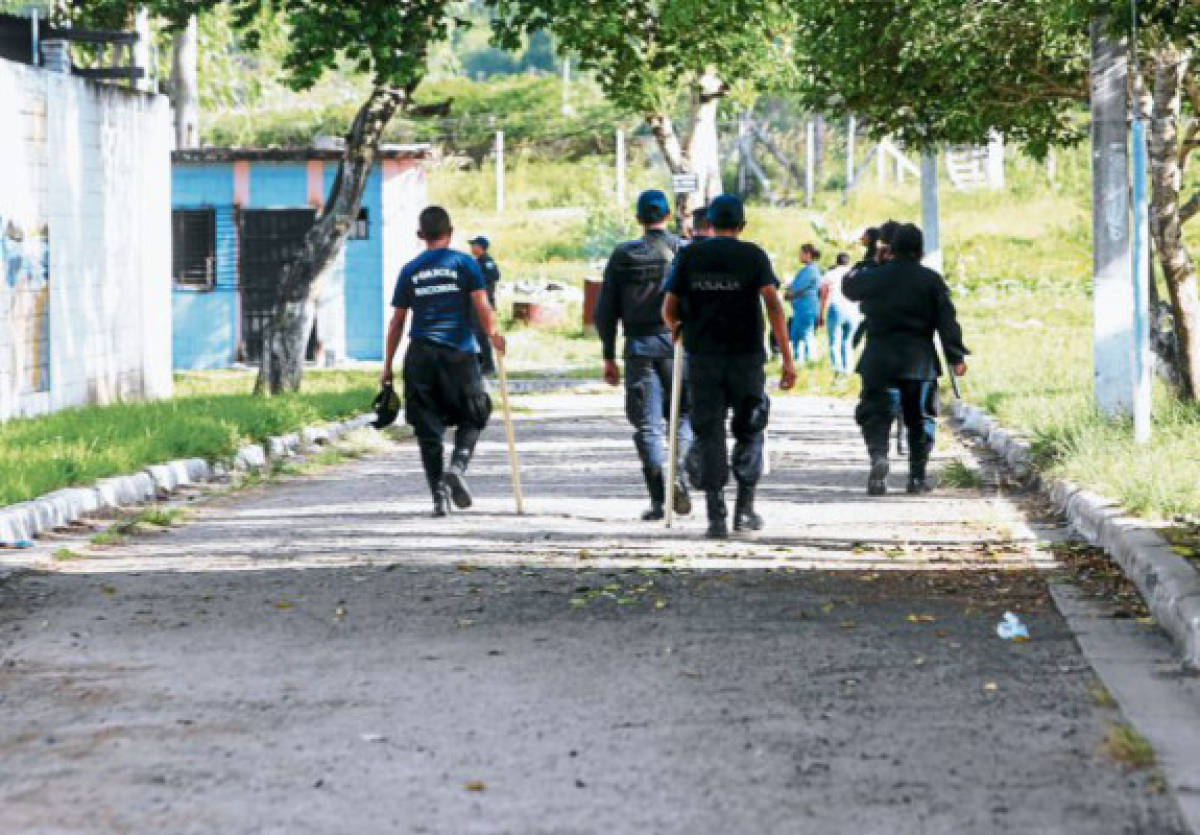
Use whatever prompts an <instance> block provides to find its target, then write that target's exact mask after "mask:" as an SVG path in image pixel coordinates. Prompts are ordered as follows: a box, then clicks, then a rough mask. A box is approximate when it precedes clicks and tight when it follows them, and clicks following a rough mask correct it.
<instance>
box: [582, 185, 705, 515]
mask: <svg viewBox="0 0 1200 835" xmlns="http://www.w3.org/2000/svg"><path fill="white" fill-rule="evenodd" d="M670 216H671V209H670V205H669V204H668V203H667V196H666V195H665V194H663V193H662V192H661V191H657V190H650V191H644V192H642V193H641V194H640V195H638V200H637V219H638V223H640V224H641V225H642V229H643V233H644V234H643V235H642V237H640V238H638V239H636V240H632V241H626V242H625V243H622V244H619V245H618V246H617V247H616V248H615V249H614V250H613V252H612V255H610V256H609V259H608V263H607V264H606V265H605V267H604V283H603V284H602V285H601V287H600V298H599V299H598V300H597V302H596V315H595V321H596V331H597V333H598V334H599V336H600V342H601V345H602V348H603V352H604V379H605V380H606V381H607V382H608V384H609V385H612V386H615V385H617V384H619V383H620V382H621V369H620V368H619V367H618V366H617V360H616V355H617V354H616V342H617V323H618V322H619V323H620V325H621V329H622V330H623V331H624V333H625V414H626V416H627V417H628V418H629V422H630V423H631V424H633V427H634V433H633V443H634V446H635V447H636V448H637V452H638V457H639V458H641V461H642V474H643V475H644V476H645V479H646V489H647V490H648V491H649V493H650V509H649V510H647V511H646V512H645V513H643V514H642V518H643V519H645V520H653V519H661V518H663V505H664V502H665V501H666V485H665V484H664V483H663V470H664V469H665V462H666V457H667V456H666V434H667V432H666V426H667V422H668V421H669V420H670V411H671V402H670V391H671V375H672V374H674V373H676V372H679V373H682V369H676V368H674V367H673V366H674V356H675V352H674V346H673V345H672V343H671V333H670V331H669V330H668V329H667V326H666V325H665V324H663V320H662V283H663V279H664V278H665V277H666V274H667V269H668V267H669V266H670V264H671V260H672V259H673V258H674V257H675V253H676V252H677V251H678V250H679V247H680V243H681V242H680V240H679V238H677V237H676V236H675V235H673V234H671V233H670V232H668V231H667V229H666V226H667V219H668V218H669V217H670ZM682 405H683V408H682V409H681V416H680V421H679V434H678V449H679V458H680V460H681V461H682V460H683V459H684V457H685V456H686V454H687V450H688V448H689V447H690V446H691V440H692V430H691V424H690V423H689V421H688V419H687V409H686V404H682ZM676 472H677V477H676V480H675V484H674V485H673V487H672V491H671V501H672V502H673V506H674V510H675V512H676V513H680V514H687V513H691V510H692V504H691V499H690V498H689V497H688V492H687V484H686V482H685V481H684V477H683V467H676Z"/></svg>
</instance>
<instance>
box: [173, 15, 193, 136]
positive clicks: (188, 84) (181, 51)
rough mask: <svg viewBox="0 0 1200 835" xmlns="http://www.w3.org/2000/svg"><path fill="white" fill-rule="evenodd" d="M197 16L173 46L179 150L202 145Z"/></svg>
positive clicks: (176, 34) (177, 36) (179, 35)
mask: <svg viewBox="0 0 1200 835" xmlns="http://www.w3.org/2000/svg"><path fill="white" fill-rule="evenodd" d="M196 55H197V46H196V16H195V15H192V16H191V17H189V18H188V22H187V26H185V27H183V28H182V29H180V30H179V31H178V32H176V33H175V37H174V39H173V41H172V43H171V104H172V105H174V107H175V147H176V148H195V147H196V146H197V145H199V144H200V130H199V126H198V124H197V120H198V117H199V105H198V102H199V98H200V95H199V92H198V90H199V84H198V82H197V76H196Z"/></svg>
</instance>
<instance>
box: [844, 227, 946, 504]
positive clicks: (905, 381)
mask: <svg viewBox="0 0 1200 835" xmlns="http://www.w3.org/2000/svg"><path fill="white" fill-rule="evenodd" d="M924 245H925V242H924V237H923V236H922V234H921V230H920V229H918V228H917V227H916V226H914V225H913V224H911V223H906V224H902V225H899V226H897V228H896V229H895V231H894V232H892V234H891V237H890V241H889V255H890V257H889V260H887V261H885V262H884V263H883V264H881V265H880V266H878V267H876V268H875V269H870V270H859V271H857V272H852V273H850V274H849V275H847V276H846V278H845V279H844V280H843V282H842V292H843V293H844V294H845V296H846V298H848V299H850V300H852V301H857V302H860V303H861V308H862V312H863V317H864V321H865V322H866V329H867V346H866V348H864V349H863V353H862V356H861V357H860V358H859V361H858V366H857V368H856V370H857V371H858V373H859V374H860V375H861V376H862V394H861V395H860V396H859V401H858V408H857V409H856V410H855V419H856V420H857V421H858V425H859V426H860V427H861V428H862V434H863V440H864V441H865V442H866V445H867V454H868V455H869V456H870V458H871V473H870V475H869V476H868V478H867V493H868V494H869V495H872V496H880V495H883V494H884V493H886V492H887V475H888V435H889V430H890V428H891V425H892V421H893V420H895V412H894V408H895V407H894V405H893V404H894V400H893V398H894V394H892V393H891V392H892V391H898V392H899V399H900V408H901V410H902V412H903V414H904V425H905V427H907V429H908V492H909V493H925V492H928V491H929V489H930V486H929V482H928V481H927V480H926V475H925V467H926V464H927V462H928V461H929V453H930V452H931V451H932V450H933V444H934V441H935V440H936V437H937V416H938V386H937V381H938V377H940V376H941V374H942V365H941V362H940V360H939V359H938V353H937V349H936V347H935V346H934V342H933V337H934V334H935V333H936V334H938V335H939V336H940V337H941V340H942V349H943V350H944V351H945V352H946V361H947V362H948V363H950V366H951V373H953V374H955V375H957V376H959V377H961V376H962V375H963V374H966V373H967V366H966V362H965V359H966V356H967V354H968V353H969V351H967V348H966V346H965V345H963V341H962V329H961V328H960V327H959V325H958V318H957V314H956V313H955V310H954V303H953V302H952V301H950V289H949V288H948V287H947V286H946V282H945V280H943V278H942V277H941V275H939V274H938V273H937V272H935V271H934V270H931V269H929V268H928V267H923V266H921V258H922V256H923V254H924V252H923V250H924Z"/></svg>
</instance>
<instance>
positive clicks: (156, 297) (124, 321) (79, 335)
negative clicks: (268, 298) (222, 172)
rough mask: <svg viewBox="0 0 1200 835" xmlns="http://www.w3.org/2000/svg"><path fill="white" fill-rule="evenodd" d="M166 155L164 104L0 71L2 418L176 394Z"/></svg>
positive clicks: (28, 70) (19, 68)
mask: <svg viewBox="0 0 1200 835" xmlns="http://www.w3.org/2000/svg"><path fill="white" fill-rule="evenodd" d="M170 147H171V123H170V113H169V109H168V104H167V100H166V98H165V97H163V96H154V95H149V94H146V93H139V92H134V91H131V90H127V89H124V88H118V87H115V86H111V85H103V84H98V83H95V82H88V81H83V80H81V79H78V78H73V77H71V76H68V75H63V74H59V73H52V72H48V71H46V70H41V69H37V68H34V67H28V66H24V65H21V64H15V63H12V62H9V61H4V60H0V183H3V185H2V186H0V244H2V245H0V255H6V256H8V257H10V258H11V257H14V255H15V257H16V259H17V262H18V263H20V264H22V266H20V267H18V269H16V271H15V272H16V277H15V280H14V279H13V276H12V272H13V271H12V270H10V269H9V267H10V265H9V264H6V263H0V420H3V419H6V418H9V417H13V416H17V415H31V414H38V413H42V412H47V411H52V410H55V409H61V408H63V407H66V406H75V405H81V404H85V403H108V402H113V401H116V400H122V399H137V398H154V397H169V396H170V394H171V296H170V293H171V288H170V282H169V281H168V280H166V278H165V277H166V276H169V275H170V272H171V225H170V218H171V192H170V189H171V182H170V173H171V172H170ZM42 229H45V230H46V243H45V245H44V246H43V245H42V244H41V241H40V239H39V238H40V231H41V230H42ZM11 230H16V231H15V234H9V233H10V231H11ZM42 251H44V252H46V253H47V258H46V260H47V261H48V269H46V270H45V271H44V272H45V273H48V287H47V288H46V289H45V290H42V289H40V286H41V285H42V284H43V281H42V278H41V275H42V274H43V270H42V268H41V266H42V265H41V263H40V261H41V255H40V253H41V252H42ZM22 259H23V260H22ZM43 308H44V309H45V310H47V311H48V312H47V313H46V314H45V315H46V320H45V321H40V320H37V317H38V315H39V312H40V311H41V310H42V309H43ZM46 324H48V329H49V351H48V354H49V362H48V371H49V376H48V381H47V379H46V378H45V377H44V376H43V375H39V374H36V373H35V372H34V371H33V369H34V368H35V367H37V366H38V365H39V363H38V360H40V359H41V358H44V357H45V356H46V350H45V346H44V345H31V341H36V340H34V337H35V336H36V335H37V334H38V333H39V332H41V333H44V331H45V325H46ZM39 382H41V383H46V382H48V390H42V391H39V390H38V389H39V388H47V387H46V386H44V385H41V386H40V385H38V383H39Z"/></svg>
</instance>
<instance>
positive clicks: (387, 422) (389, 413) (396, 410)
mask: <svg viewBox="0 0 1200 835" xmlns="http://www.w3.org/2000/svg"><path fill="white" fill-rule="evenodd" d="M371 408H372V409H374V410H375V420H373V421H371V425H372V426H373V427H375V428H376V429H383V428H385V427H388V426H391V425H392V424H393V423H395V422H396V416H397V415H399V414H400V395H398V394H396V389H395V387H393V386H392V384H391V383H388V384H387V385H385V386H384V387H383V388H381V389H380V390H379V394H377V395H375V402H373V403H372V404H371Z"/></svg>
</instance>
